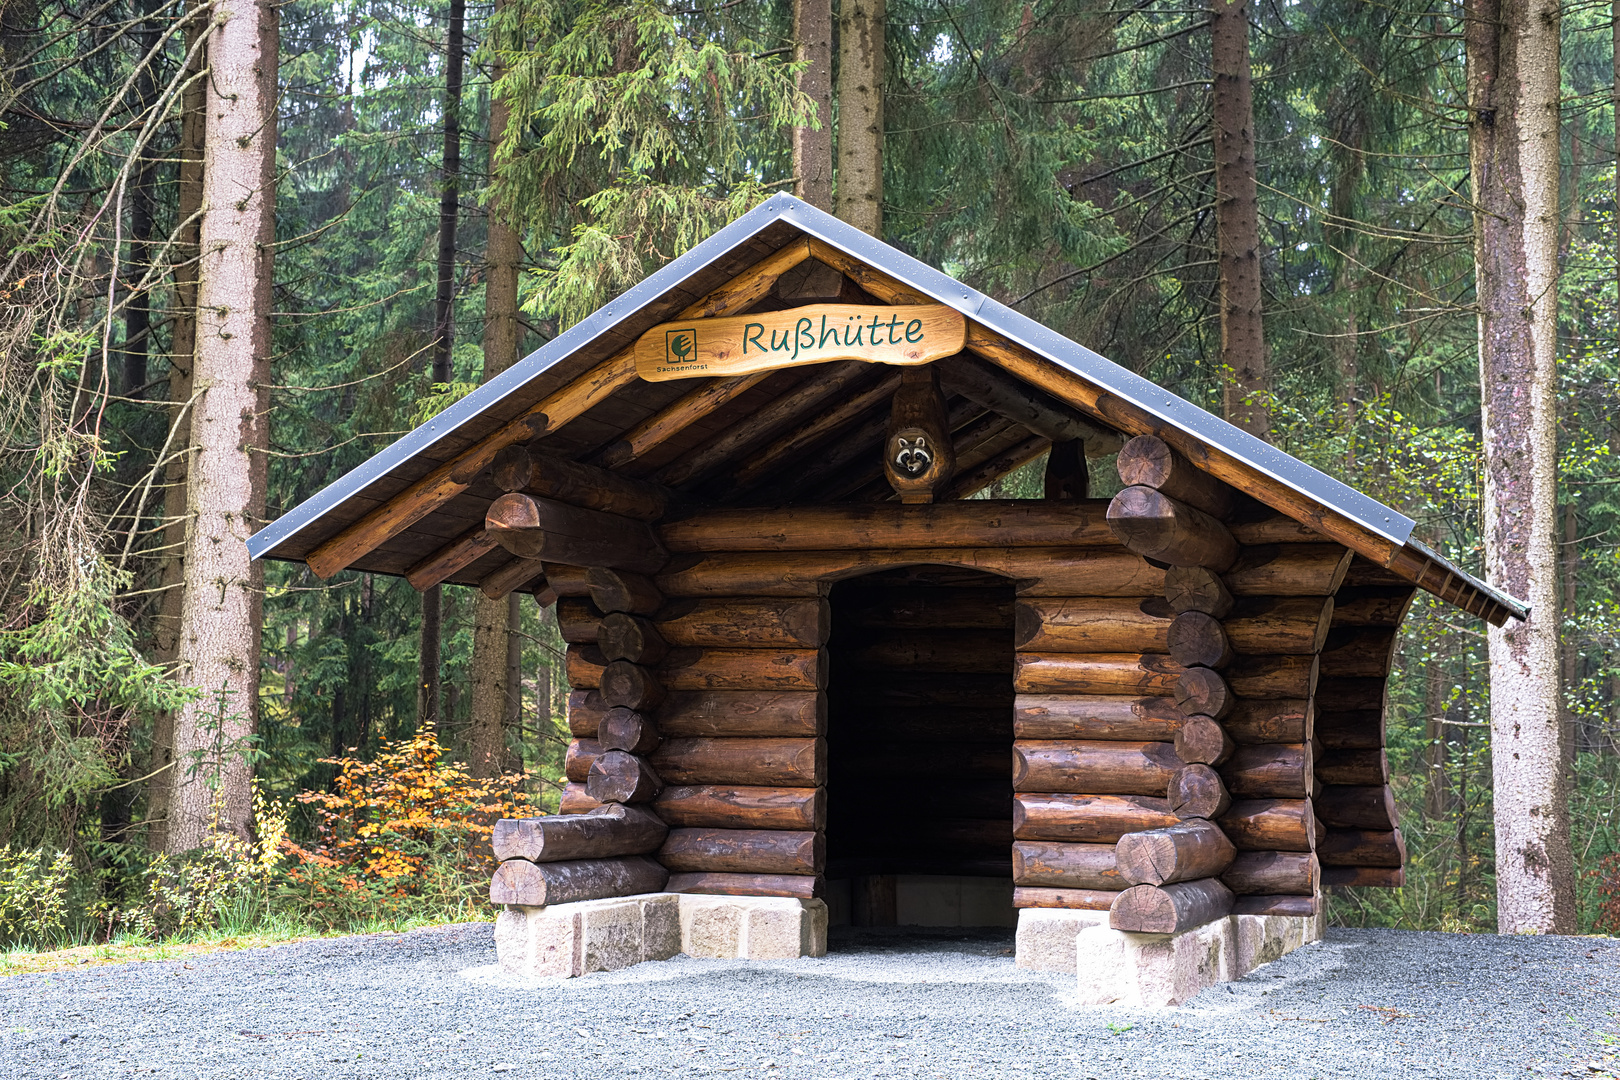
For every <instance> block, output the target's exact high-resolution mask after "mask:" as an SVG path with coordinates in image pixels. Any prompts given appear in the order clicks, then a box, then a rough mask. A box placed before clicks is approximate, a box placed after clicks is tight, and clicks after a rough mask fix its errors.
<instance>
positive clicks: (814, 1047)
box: [0, 924, 1620, 1080]
mask: <svg viewBox="0 0 1620 1080" xmlns="http://www.w3.org/2000/svg"><path fill="white" fill-rule="evenodd" d="M494 959H495V948H494V943H493V938H492V933H491V927H490V926H489V925H487V924H481V925H470V926H452V927H440V928H437V929H433V930H421V931H416V932H413V933H409V934H384V935H373V936H367V937H351V938H339V939H331V940H324V941H312V942H304V943H300V944H295V945H282V946H277V947H275V948H268V949H255V950H249V951H243V952H231V953H218V954H214V955H210V956H203V957H194V958H192V959H190V960H187V961H183V962H182V961H172V962H167V961H166V962H152V963H145V964H128V965H120V966H105V967H93V966H89V967H84V968H81V969H78V970H74V971H69V972H58V973H52V974H43V975H18V976H13V977H11V978H9V979H0V1010H3V1015H4V1025H3V1031H0V1077H7V1078H10V1077H27V1078H29V1080H45V1078H54V1077H72V1078H79V1077H120V1078H122V1077H137V1076H138V1077H141V1078H142V1080H144V1078H146V1077H149V1076H158V1077H175V1078H182V1077H184V1078H190V1077H210V1078H213V1077H255V1078H256V1077H276V1078H289V1080H290V1078H294V1077H303V1078H305V1080H325V1078H328V1077H388V1078H391V1080H411V1078H415V1077H495V1076H497V1075H499V1076H500V1077H501V1078H502V1080H505V1077H512V1078H514V1080H516V1078H523V1080H544V1078H557V1080H561V1078H573V1077H591V1078H593V1080H595V1078H600V1080H611V1078H635V1080H651V1078H654V1077H657V1078H660V1080H662V1078H665V1077H688V1076H704V1075H708V1074H710V1073H735V1074H739V1075H741V1076H748V1077H772V1078H780V1080H788V1078H792V1080H800V1078H803V1080H824V1078H840V1080H867V1078H869V1077H879V1076H895V1077H898V1076H904V1077H915V1078H918V1080H932V1078H938V1077H944V1078H951V1080H989V1078H1028V1080H1042V1078H1059V1077H1061V1078H1064V1080H1085V1078H1095V1080H1110V1078H1113V1077H1120V1076H1142V1077H1148V1076H1153V1077H1173V1078H1176V1080H1181V1078H1188V1080H1196V1078H1200V1077H1207V1078H1215V1077H1230V1078H1243V1080H1250V1078H1254V1080H1259V1078H1262V1077H1287V1078H1288V1080H1308V1078H1311V1077H1321V1078H1327V1077H1335V1078H1336V1077H1376V1078H1378V1080H1400V1078H1406V1077H1458V1078H1463V1077H1466V1078H1468V1080H1479V1078H1484V1077H1524V1076H1533V1075H1552V1076H1561V1075H1565V1074H1569V1075H1578V1076H1588V1077H1596V1076H1602V1075H1606V1074H1607V1073H1608V1072H1609V1071H1610V1070H1614V1072H1615V1074H1616V1075H1620V1063H1617V1062H1616V1060H1615V1058H1614V1054H1615V1051H1616V1050H1617V1049H1620V1047H1617V1045H1616V1042H1615V1040H1614V1033H1615V1032H1616V1031H1617V1030H1620V1013H1617V1010H1620V941H1613V940H1607V939H1594V938H1532V937H1520V938H1500V937H1485V936H1465V935H1451V934H1430V933H1421V934H1420V933H1404V932H1397V931H1388V930H1336V931H1332V932H1331V933H1330V934H1329V936H1328V939H1327V940H1326V941H1325V942H1322V943H1320V944H1316V945H1312V946H1309V947H1307V948H1304V949H1301V950H1299V951H1298V952H1295V953H1293V954H1292V955H1290V956H1287V957H1284V958H1283V959H1282V960H1280V961H1278V962H1276V963H1274V964H1271V965H1268V966H1266V967H1263V968H1261V969H1260V970H1259V971H1257V972H1255V973H1254V974H1252V975H1250V976H1249V977H1248V978H1247V979H1244V980H1243V981H1241V982H1238V983H1232V984H1229V985H1226V986H1217V987H1213V988H1211V989H1209V990H1206V991H1204V993H1202V994H1200V995H1199V996H1198V997H1197V998H1195V999H1194V1000H1193V1001H1192V1002H1190V1003H1189V1004H1188V1005H1186V1006H1184V1007H1182V1008H1179V1009H1163V1010H1126V1009H1117V1008H1092V1007H1082V1006H1077V1005H1075V1004H1074V1003H1073V1001H1072V1000H1071V999H1070V998H1069V997H1068V991H1069V987H1070V980H1065V979H1063V978H1061V977H1057V976H1045V975H1035V974H1031V973H1029V972H1023V971H1020V970H1018V969H1017V968H1015V967H1014V966H1013V961H1012V937H1011V934H1010V932H1007V931H963V930H954V931H938V932H911V933H905V932H895V931H870V930H858V931H843V932H837V931H835V939H834V952H833V953H832V955H829V956H827V957H825V958H822V959H817V960H798V961H787V962H755V963H750V962H746V961H717V960H693V959H689V958H686V957H677V958H676V959H674V960H669V961H665V962H662V963H651V964H643V965H641V966H639V967H636V968H632V969H630V970H627V971H620V972H613V973H608V974H598V975H590V976H587V977H585V978H582V979H572V980H558V981H545V982H529V981H518V980H514V979H511V978H508V977H505V976H503V975H501V974H500V973H499V971H498V969H496V968H494V967H493V961H494Z"/></svg>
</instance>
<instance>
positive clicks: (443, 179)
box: [416, 0, 467, 723]
mask: <svg viewBox="0 0 1620 1080" xmlns="http://www.w3.org/2000/svg"><path fill="white" fill-rule="evenodd" d="M466 18H467V4H466V0H450V25H449V27H448V32H447V34H446V41H445V56H444V73H445V80H444V157H443V162H442V167H441V169H440V175H439V255H438V289H437V292H436V293H435V294H434V298H433V381H434V382H435V383H448V382H449V381H450V378H451V375H452V374H453V373H452V371H451V366H450V359H451V354H452V352H453V350H454V347H455V336H456V334H455V300H456V294H455V286H456V220H457V218H458V217H459V216H460V215H459V211H460V198H461V64H462V52H463V31H464V29H465V24H466ZM443 623H444V594H443V592H442V590H441V589H440V588H439V586H437V585H435V586H433V587H432V588H430V589H428V590H427V591H426V592H424V593H423V594H422V643H421V649H420V652H419V663H420V675H419V678H418V679H417V688H418V697H417V708H416V714H417V722H418V723H430V722H434V721H437V720H438V719H439V714H440V711H441V707H442V702H443V689H442V687H441V686H440V675H441V672H442V664H443V658H444V645H443V634H444V626H443Z"/></svg>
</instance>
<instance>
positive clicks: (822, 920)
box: [679, 893, 827, 960]
mask: <svg viewBox="0 0 1620 1080" xmlns="http://www.w3.org/2000/svg"><path fill="white" fill-rule="evenodd" d="M679 899H680V934H681V951H682V952H684V953H686V954H687V955H688V956H701V957H707V958H709V959H714V960H791V959H794V958H796V957H800V956H825V955H827V905H826V904H824V903H823V902H821V901H820V900H797V899H794V898H793V897H787V896H704V895H699V894H695V893H681V894H680V897H679Z"/></svg>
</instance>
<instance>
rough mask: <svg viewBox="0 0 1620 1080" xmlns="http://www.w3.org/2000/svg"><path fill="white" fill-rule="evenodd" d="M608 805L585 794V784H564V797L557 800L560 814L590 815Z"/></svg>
mask: <svg viewBox="0 0 1620 1080" xmlns="http://www.w3.org/2000/svg"><path fill="white" fill-rule="evenodd" d="M607 805H608V804H607V803H605V802H602V801H601V800H600V799H593V798H591V797H590V796H589V795H587V794H586V793H585V785H584V784H573V783H569V784H564V785H563V790H562V795H561V796H560V797H559V798H558V800H557V813H559V814H588V813H590V812H591V811H592V810H597V809H600V808H601V807H604V806H607Z"/></svg>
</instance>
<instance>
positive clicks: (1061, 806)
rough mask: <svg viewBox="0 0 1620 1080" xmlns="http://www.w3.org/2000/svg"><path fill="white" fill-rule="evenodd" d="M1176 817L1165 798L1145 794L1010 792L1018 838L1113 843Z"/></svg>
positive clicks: (1170, 822)
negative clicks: (1127, 834)
mask: <svg viewBox="0 0 1620 1080" xmlns="http://www.w3.org/2000/svg"><path fill="white" fill-rule="evenodd" d="M1177 820H1178V819H1177V818H1176V816H1175V815H1174V814H1172V813H1171V812H1170V804H1169V803H1168V802H1167V801H1165V800H1164V799H1159V798H1153V797H1151V796H1146V795H1065V794H1061V793H1046V794H1018V795H1014V796H1013V836H1014V837H1016V838H1017V839H1019V840H1058V841H1066V842H1072V843H1085V844H1112V843H1114V842H1115V841H1117V840H1118V839H1119V838H1120V837H1121V836H1124V835H1125V834H1126V833H1133V832H1141V831H1143V830H1144V829H1158V828H1163V827H1164V826H1166V825H1174V824H1176V822H1177Z"/></svg>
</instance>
